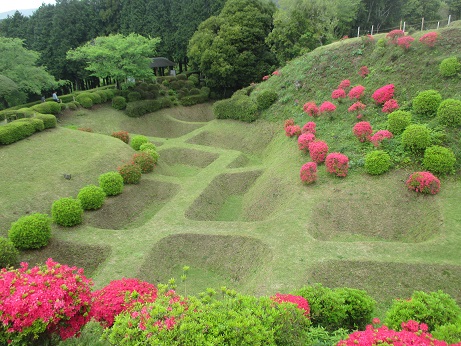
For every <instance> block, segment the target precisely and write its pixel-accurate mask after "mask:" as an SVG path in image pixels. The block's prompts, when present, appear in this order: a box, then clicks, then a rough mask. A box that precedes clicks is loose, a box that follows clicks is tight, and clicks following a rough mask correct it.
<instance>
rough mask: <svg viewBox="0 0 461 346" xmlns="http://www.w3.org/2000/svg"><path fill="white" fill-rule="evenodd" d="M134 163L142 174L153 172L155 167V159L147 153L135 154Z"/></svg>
mask: <svg viewBox="0 0 461 346" xmlns="http://www.w3.org/2000/svg"><path fill="white" fill-rule="evenodd" d="M133 163H134V164H135V165H138V166H139V167H140V168H141V172H142V173H149V172H152V171H153V170H154V167H155V162H154V158H153V157H152V156H151V155H150V154H149V153H147V152H145V151H141V152H139V153H136V154H134V155H133Z"/></svg>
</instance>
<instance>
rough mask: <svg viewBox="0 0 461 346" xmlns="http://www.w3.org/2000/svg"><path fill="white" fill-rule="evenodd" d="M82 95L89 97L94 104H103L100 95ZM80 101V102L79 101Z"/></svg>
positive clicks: (93, 93)
mask: <svg viewBox="0 0 461 346" xmlns="http://www.w3.org/2000/svg"><path fill="white" fill-rule="evenodd" d="M81 95H85V96H88V97H89V98H90V99H91V101H93V104H94V105H96V104H99V103H101V102H102V99H101V96H100V95H99V94H98V93H95V92H92V93H83V94H81ZM77 101H78V100H77Z"/></svg>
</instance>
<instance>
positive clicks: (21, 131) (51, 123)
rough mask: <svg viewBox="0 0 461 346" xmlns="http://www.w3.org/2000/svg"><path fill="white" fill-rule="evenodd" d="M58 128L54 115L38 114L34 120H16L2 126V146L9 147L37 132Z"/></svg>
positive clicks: (0, 131) (0, 140)
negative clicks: (8, 145)
mask: <svg viewBox="0 0 461 346" xmlns="http://www.w3.org/2000/svg"><path fill="white" fill-rule="evenodd" d="M53 127H56V117H55V116H54V115H52V114H37V115H36V116H35V117H34V118H23V119H18V120H14V121H12V122H10V123H8V124H6V125H3V126H0V144H3V145H7V144H11V143H14V142H17V141H19V140H21V139H24V138H27V137H29V136H31V135H33V134H34V133H35V132H39V131H43V130H44V129H49V128H53Z"/></svg>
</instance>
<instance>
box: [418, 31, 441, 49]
mask: <svg viewBox="0 0 461 346" xmlns="http://www.w3.org/2000/svg"><path fill="white" fill-rule="evenodd" d="M437 37H438V34H437V33H436V32H435V31H431V32H428V33H427V34H424V35H423V36H421V37H420V38H419V42H421V43H422V44H424V45H426V46H428V47H434V46H435V43H436V42H437Z"/></svg>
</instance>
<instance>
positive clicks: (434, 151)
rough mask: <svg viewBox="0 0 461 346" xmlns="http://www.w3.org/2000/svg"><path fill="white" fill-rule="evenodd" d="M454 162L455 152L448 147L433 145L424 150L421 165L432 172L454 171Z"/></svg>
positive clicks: (445, 172)
mask: <svg viewBox="0 0 461 346" xmlns="http://www.w3.org/2000/svg"><path fill="white" fill-rule="evenodd" d="M455 162H456V157H455V154H454V153H453V150H451V149H449V148H445V147H442V146H439V145H433V146H430V147H428V148H426V150H425V152H424V158H423V167H424V168H426V169H427V170H428V171H430V172H432V173H434V174H450V173H454V170H455V169H454V166H455Z"/></svg>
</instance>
